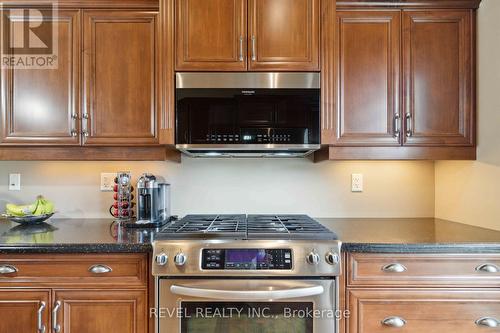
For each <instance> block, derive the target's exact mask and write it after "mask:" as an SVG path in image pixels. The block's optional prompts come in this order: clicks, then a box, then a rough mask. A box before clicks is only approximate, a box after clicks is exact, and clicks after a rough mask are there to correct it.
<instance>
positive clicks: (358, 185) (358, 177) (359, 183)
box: [351, 173, 363, 192]
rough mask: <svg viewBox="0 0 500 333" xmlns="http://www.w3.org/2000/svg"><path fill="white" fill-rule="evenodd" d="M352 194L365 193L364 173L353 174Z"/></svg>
mask: <svg viewBox="0 0 500 333" xmlns="http://www.w3.org/2000/svg"><path fill="white" fill-rule="evenodd" d="M351 192H363V174H362V173H353V174H352V175H351Z"/></svg>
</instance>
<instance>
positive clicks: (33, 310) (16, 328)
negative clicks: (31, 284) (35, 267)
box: [0, 289, 50, 333]
mask: <svg viewBox="0 0 500 333" xmlns="http://www.w3.org/2000/svg"><path fill="white" fill-rule="evenodd" d="M42 302H43V303H44V304H45V307H43V305H42ZM49 308H50V290H33V289H31V290H30V289H0V314H1V316H2V318H1V319H0V332H6V333H7V332H12V333H17V332H19V333H21V332H22V333H35V332H39V330H38V324H39V323H38V311H39V310H40V309H42V312H41V315H42V317H41V319H42V321H41V325H42V326H45V330H46V332H49V331H50V323H49V313H50V309H49Z"/></svg>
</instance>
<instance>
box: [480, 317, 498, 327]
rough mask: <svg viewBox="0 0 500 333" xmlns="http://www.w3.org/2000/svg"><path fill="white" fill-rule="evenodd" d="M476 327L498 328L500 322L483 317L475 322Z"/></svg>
mask: <svg viewBox="0 0 500 333" xmlns="http://www.w3.org/2000/svg"><path fill="white" fill-rule="evenodd" d="M476 325H477V326H484V327H500V321H498V319H496V318H492V317H483V318H479V319H478V320H476Z"/></svg>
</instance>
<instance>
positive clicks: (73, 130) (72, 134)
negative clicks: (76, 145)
mask: <svg viewBox="0 0 500 333" xmlns="http://www.w3.org/2000/svg"><path fill="white" fill-rule="evenodd" d="M77 135H78V132H77V131H76V129H72V130H71V136H72V137H75V136H77Z"/></svg>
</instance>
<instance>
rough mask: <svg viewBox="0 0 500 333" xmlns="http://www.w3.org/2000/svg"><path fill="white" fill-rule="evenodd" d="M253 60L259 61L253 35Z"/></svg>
mask: <svg viewBox="0 0 500 333" xmlns="http://www.w3.org/2000/svg"><path fill="white" fill-rule="evenodd" d="M252 61H257V52H256V51H255V36H252Z"/></svg>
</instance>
